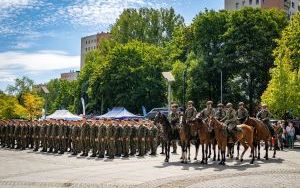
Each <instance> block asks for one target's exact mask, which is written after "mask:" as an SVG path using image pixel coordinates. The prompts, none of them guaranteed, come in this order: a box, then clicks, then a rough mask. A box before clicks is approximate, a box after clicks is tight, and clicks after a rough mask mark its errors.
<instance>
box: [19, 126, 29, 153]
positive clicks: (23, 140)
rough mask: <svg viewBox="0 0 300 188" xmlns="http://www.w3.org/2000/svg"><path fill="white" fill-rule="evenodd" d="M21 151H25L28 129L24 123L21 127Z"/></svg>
mask: <svg viewBox="0 0 300 188" xmlns="http://www.w3.org/2000/svg"><path fill="white" fill-rule="evenodd" d="M20 134H21V149H22V150H24V149H26V145H27V135H28V127H27V125H26V123H22V125H21V133H20Z"/></svg>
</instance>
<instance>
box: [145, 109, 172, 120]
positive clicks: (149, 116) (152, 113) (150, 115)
mask: <svg viewBox="0 0 300 188" xmlns="http://www.w3.org/2000/svg"><path fill="white" fill-rule="evenodd" d="M158 112H160V113H162V114H164V115H165V116H168V108H153V109H152V110H151V111H150V112H148V113H147V115H146V116H145V118H147V119H149V120H154V118H155V115H156V114H157V113H158Z"/></svg>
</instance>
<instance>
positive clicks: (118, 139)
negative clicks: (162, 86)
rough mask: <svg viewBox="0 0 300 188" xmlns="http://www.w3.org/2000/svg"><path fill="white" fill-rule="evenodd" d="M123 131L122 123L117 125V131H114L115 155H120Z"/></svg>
mask: <svg viewBox="0 0 300 188" xmlns="http://www.w3.org/2000/svg"><path fill="white" fill-rule="evenodd" d="M123 132H124V129H123V127H122V125H120V124H119V125H118V126H117V133H116V156H117V157H121V155H122V142H123Z"/></svg>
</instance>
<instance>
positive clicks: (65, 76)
mask: <svg viewBox="0 0 300 188" xmlns="http://www.w3.org/2000/svg"><path fill="white" fill-rule="evenodd" d="M78 76H79V71H70V72H66V73H61V74H60V79H61V80H67V81H73V80H77V78H78Z"/></svg>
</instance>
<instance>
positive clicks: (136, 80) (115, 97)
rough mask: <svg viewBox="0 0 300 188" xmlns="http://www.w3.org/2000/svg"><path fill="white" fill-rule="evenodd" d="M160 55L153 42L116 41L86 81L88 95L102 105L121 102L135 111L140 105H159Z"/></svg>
mask: <svg viewBox="0 0 300 188" xmlns="http://www.w3.org/2000/svg"><path fill="white" fill-rule="evenodd" d="M162 59H163V57H162V49H161V48H159V47H156V46H154V45H151V44H147V43H141V42H138V41H132V42H129V43H127V44H117V45H116V46H115V47H114V48H113V49H112V50H111V51H110V52H109V54H108V55H107V57H106V58H105V61H104V62H102V63H98V64H97V66H96V68H95V71H94V72H93V74H92V77H91V80H90V81H89V90H90V92H89V95H90V98H94V99H95V100H96V101H97V103H99V104H101V105H102V107H103V109H107V108H111V107H113V106H124V107H126V108H128V109H129V110H131V111H133V112H136V113H138V112H140V109H141V106H142V105H144V106H145V107H146V108H148V109H151V108H153V107H157V106H161V105H163V104H164V102H165V99H166V96H165V92H163V91H165V90H164V89H165V84H164V82H163V80H162V76H161V72H162V71H163V68H164V64H163V63H162ZM96 108H97V110H98V111H100V110H101V109H99V106H97V107H96Z"/></svg>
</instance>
